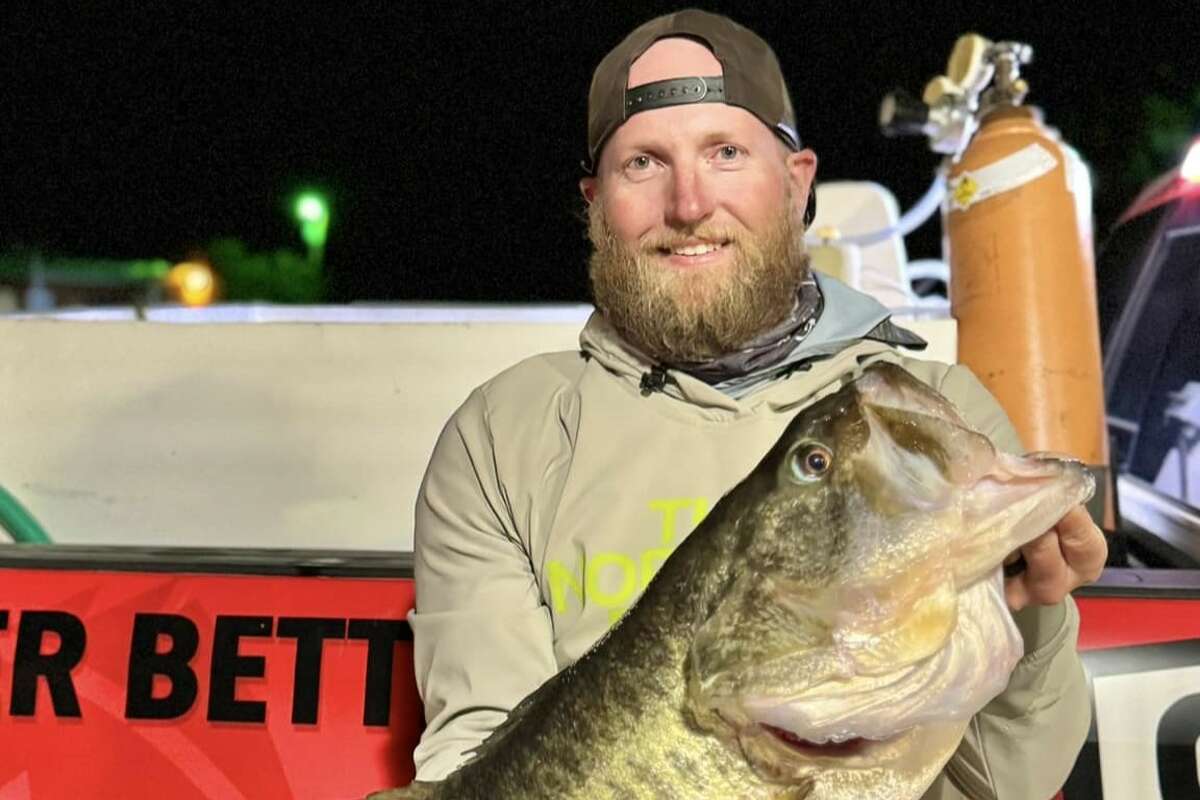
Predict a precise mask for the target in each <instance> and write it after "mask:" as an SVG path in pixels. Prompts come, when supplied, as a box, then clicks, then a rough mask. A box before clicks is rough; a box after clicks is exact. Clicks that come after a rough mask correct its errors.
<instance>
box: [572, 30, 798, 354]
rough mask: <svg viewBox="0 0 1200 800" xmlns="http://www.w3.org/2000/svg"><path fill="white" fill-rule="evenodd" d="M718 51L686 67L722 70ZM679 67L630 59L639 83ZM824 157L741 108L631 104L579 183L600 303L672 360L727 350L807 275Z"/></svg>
mask: <svg viewBox="0 0 1200 800" xmlns="http://www.w3.org/2000/svg"><path fill="white" fill-rule="evenodd" d="M670 41H672V40H664V42H660V43H659V45H664V44H667V43H668V42H670ZM674 41H679V40H674ZM682 44H686V45H690V46H693V47H697V48H700V49H703V48H702V47H701V46H700V45H697V44H695V43H694V42H683V43H682ZM659 45H656V46H655V47H659ZM653 49H654V48H652V49H651V51H647V54H648V55H651V54H652V51H653ZM704 52H705V53H706V54H707V56H708V58H710V59H711V58H712V56H711V53H708V52H707V50H704ZM713 64H715V65H716V68H715V69H710V70H709V71H693V72H690V73H688V74H708V75H711V74H719V72H720V65H719V64H717V62H716V61H715V59H713ZM635 67H636V64H635ZM675 71H676V74H667V75H659V76H654V75H651V76H647V77H646V78H645V79H643V80H640V81H637V82H636V83H635V81H634V77H633V74H634V73H633V70H631V77H630V83H631V84H634V85H637V84H638V83H645V82H649V81H650V80H660V79H662V78H665V77H678V76H679V75H678V69H677V67H676V70H675ZM815 168H816V159H815V157H814V156H813V155H812V153H811V152H810V151H807V150H806V151H803V152H801V153H790V151H788V150H787V149H786V148H785V147H784V146H783V144H782V143H781V142H780V141H779V140H778V139H777V138H776V137H775V136H774V134H772V133H771V131H769V130H768V129H767V127H766V126H765V125H764V124H763V123H762V122H760V121H759V120H758V119H757V118H756V117H755V116H754V115H752V114H751V113H750V112H748V111H746V110H744V109H741V108H737V107H734V106H728V105H724V104H721V103H700V104H695V105H683V106H670V107H666V108H660V109H654V110H652V111H644V112H641V113H639V114H635V115H633V116H632V117H630V119H629V120H628V121H627V122H625V124H623V125H622V126H621V127H619V128H618V129H617V130H616V132H614V134H613V135H612V137H611V138H610V139H609V141H608V142H607V143H606V144H605V146H604V149H603V151H602V154H601V157H600V161H599V164H598V165H597V173H596V176H595V177H594V178H589V179H585V180H584V182H583V184H582V185H581V188H582V189H583V192H584V196H585V198H586V199H588V201H589V203H590V206H589V223H590V224H589V234H590V237H591V239H592V243H593V245H594V248H595V250H594V253H593V255H592V259H591V265H590V277H591V281H592V288H593V293H594V294H595V299H596V303H597V306H599V307H600V308H601V310H602V311H604V312H605V314H606V315H607V316H608V317H609V319H610V320H611V321H612V322H613V324H614V325H615V326H616V327H617V329H618V330H619V331H621V333H622V334H624V335H625V336H626V337H628V338H629V339H630V340H631V341H632V343H633V344H634V345H635V346H637V347H639V349H642V350H643V351H644V352H646V354H647V355H649V356H651V357H653V358H655V359H659V360H666V361H676V362H677V361H693V360H703V359H707V358H712V357H714V356H718V355H722V354H724V353H728V352H731V351H733V350H735V349H737V348H738V347H739V346H740V345H743V344H745V343H746V342H748V341H749V340H750V339H753V338H754V337H755V336H756V335H757V334H760V333H762V332H765V331H766V330H768V329H769V328H770V327H772V326H773V325H775V324H778V323H779V322H780V321H781V320H782V319H783V318H784V316H786V315H787V313H788V312H789V311H790V310H791V308H792V304H793V302H794V299H795V290H796V288H797V286H798V284H799V283H800V280H801V279H802V278H803V276H804V274H805V269H806V266H805V261H804V250H803V225H802V222H801V217H802V213H803V208H804V205H805V202H806V200H807V194H808V191H809V188H810V185H811V181H812V175H813V172H814V171H815Z"/></svg>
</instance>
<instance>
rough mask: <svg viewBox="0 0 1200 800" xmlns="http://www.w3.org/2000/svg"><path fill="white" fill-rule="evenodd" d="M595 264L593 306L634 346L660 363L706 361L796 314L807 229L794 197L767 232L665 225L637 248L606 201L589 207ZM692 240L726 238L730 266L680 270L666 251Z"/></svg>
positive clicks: (591, 268)
mask: <svg viewBox="0 0 1200 800" xmlns="http://www.w3.org/2000/svg"><path fill="white" fill-rule="evenodd" d="M588 236H589V238H590V239H591V241H592V246H593V251H592V255H591V259H590V262H589V266H588V276H589V278H590V280H591V285H592V295H593V298H594V299H595V302H596V307H597V308H599V309H600V311H601V312H603V314H604V315H605V317H607V318H608V320H609V322H610V323H611V324H612V325H613V327H614V328H616V330H617V332H618V333H620V334H621V335H622V336H623V337H625V339H626V340H627V341H629V343H630V344H632V345H633V346H634V347H636V348H638V349H639V350H640V351H642V353H643V354H645V355H646V356H649V357H650V358H651V359H653V360H655V361H657V362H664V363H668V364H682V363H687V362H699V361H706V360H709V359H713V358H716V357H718V356H722V355H726V354H729V353H733V352H736V351H737V350H738V349H740V348H741V347H742V346H743V345H745V344H747V343H748V342H750V341H751V340H752V339H754V338H755V337H756V336H759V335H761V334H763V333H765V332H767V331H769V330H770V329H771V328H772V327H774V326H775V325H777V324H779V323H780V322H782V321H783V319H784V318H785V317H786V316H787V315H788V313H790V312H791V311H792V309H793V307H794V305H795V303H796V292H797V289H798V288H799V286H800V283H801V281H803V279H804V278H805V277H806V275H807V274H808V260H807V257H806V256H805V251H804V226H803V224H802V223H801V222H800V220H799V219H798V218H797V215H796V214H795V212H794V211H793V209H792V203H791V199H790V197H789V198H788V200H787V202H785V203H784V206H783V210H782V212H781V213H780V214H779V217H778V218H777V219H776V221H775V223H774V224H773V225H772V226H771V227H770V228H769V229H768V230H767V231H766V232H765V233H763V234H762V235H760V236H752V235H751V234H749V233H748V232H747V231H745V230H744V229H726V228H721V227H719V226H714V225H707V224H704V225H700V226H697V227H695V228H689V229H686V230H671V229H667V230H664V231H662V232H661V233H657V234H655V235H653V236H649V237H647V238H646V240H644V241H642V242H641V243H639V245H637V246H635V247H634V248H630V247H626V246H625V245H624V244H623V243H622V242H621V241H620V240H619V239H618V238H617V237H616V235H615V234H614V233H613V231H612V228H611V227H610V226H609V224H608V220H607V217H606V215H605V213H604V209H603V207H602V205H601V203H600V202H599V201H597V202H594V203H592V205H591V206H590V207H589V208H588ZM688 239H693V240H695V239H704V240H706V241H728V244H726V245H725V246H726V247H736V251H735V252H734V253H733V256H734V257H733V258H732V259H730V260H728V262H727V263H724V264H717V265H712V266H705V265H701V266H698V267H693V268H685V269H676V268H673V267H670V266H668V265H664V264H661V263H657V261H658V259H659V258H660V257H661V256H660V250H659V248H668V249H671V248H674V247H679V246H682V245H683V244H684V243H685V242H686V241H687V240H688Z"/></svg>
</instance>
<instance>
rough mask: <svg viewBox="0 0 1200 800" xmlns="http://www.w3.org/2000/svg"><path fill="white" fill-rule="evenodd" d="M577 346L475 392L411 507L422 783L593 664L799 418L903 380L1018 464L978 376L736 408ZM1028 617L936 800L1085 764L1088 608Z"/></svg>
mask: <svg viewBox="0 0 1200 800" xmlns="http://www.w3.org/2000/svg"><path fill="white" fill-rule="evenodd" d="M580 341H581V344H582V347H583V352H562V353H551V354H547V355H542V356H536V357H534V358H531V359H528V360H526V361H523V362H521V363H520V364H517V365H516V366H514V367H512V368H511V369H509V370H506V371H505V372H503V373H501V374H500V375H498V376H496V377H495V378H493V379H492V380H490V381H488V382H487V383H486V384H484V385H483V386H481V387H479V388H478V389H476V390H475V391H474V392H473V393H472V394H471V395H470V397H468V398H467V400H466V402H465V403H464V404H463V406H462V407H461V408H460V409H459V410H458V411H457V412H456V413H455V414H454V416H453V417H452V418H451V419H450V421H449V422H448V423H447V425H446V428H445V430H444V431H443V432H442V434H441V437H440V438H439V440H438V443H437V445H436V447H435V449H434V453H433V457H432V459H431V461H430V464H429V468H428V471H427V472H426V475H425V479H424V482H423V484H422V487H421V491H420V494H419V496H418V499H417V509H416V527H415V545H414V556H415V573H416V583H417V602H416V609H415V611H414V612H413V613H412V615H411V616H410V621H411V623H412V627H413V632H414V636H415V659H416V676H417V684H418V687H419V689H420V692H421V697H422V699H423V700H424V704H425V717H426V720H427V728H426V730H425V733H424V735H423V737H422V739H421V743H420V745H419V747H418V748H417V751H416V753H415V760H416V764H417V777H418V778H419V779H421V780H440V779H441V778H444V777H445V776H446V775H447V774H449V773H450V772H451V771H453V770H454V768H455V767H456V766H457V765H458V764H459V763H461V762H462V761H463V760H464V757H465V756H464V754H465V753H466V751H468V750H470V749H471V748H473V747H474V746H475V745H477V744H478V743H479V742H480V741H482V739H483V738H485V737H486V736H487V734H488V733H489V732H490V731H491V730H492V729H493V728H494V727H496V726H497V725H498V724H499V723H500V722H501V721H502V720H503V719H504V718H505V716H506V715H507V713H508V711H509V710H510V709H511V708H512V707H513V706H514V705H516V704H517V702H519V701H520V700H521V699H522V698H523V697H524V696H525V695H527V694H529V693H530V692H532V691H533V690H534V689H536V688H537V687H538V686H539V685H541V683H542V682H543V681H545V680H546V679H547V678H549V677H550V676H552V675H553V674H554V673H556V672H557V671H558V670H560V669H562V668H563V667H565V666H567V665H568V664H571V663H572V662H573V661H575V660H576V659H578V658H579V657H580V656H581V655H582V654H583V653H584V652H586V651H587V650H588V648H590V647H591V646H592V644H593V643H595V642H596V640H597V639H599V638H600V636H601V635H602V634H603V633H604V632H605V631H606V630H607V629H608V628H609V626H610V625H611V624H612V623H613V622H615V621H616V620H617V618H618V617H619V616H620V615H621V614H622V612H624V610H625V609H626V608H628V607H629V606H630V605H631V604H632V603H633V602H634V601H635V600H636V599H637V597H638V596H639V595H640V593H641V592H642V590H643V589H644V588H645V586H646V585H647V583H648V582H649V581H650V579H651V578H652V577H653V575H654V573H655V572H656V571H657V569H658V567H659V566H660V565H661V564H662V563H663V561H664V560H665V559H666V558H667V556H668V555H669V554H670V553H671V551H672V550H673V549H674V548H675V547H676V546H677V545H678V544H679V543H680V541H682V540H683V538H684V537H686V536H687V535H688V533H690V532H691V530H692V529H693V528H694V527H695V526H696V525H697V524H698V523H699V522H700V520H701V519H702V518H703V517H704V515H705V513H707V511H708V509H709V508H710V507H711V506H712V505H713V504H714V503H715V502H716V501H717V499H718V498H720V497H721V496H722V495H723V494H725V492H727V491H728V490H729V489H730V488H732V487H733V486H734V485H735V484H736V483H737V482H738V481H739V480H740V479H741V478H743V477H744V476H745V475H746V474H748V473H749V472H750V470H751V469H752V468H753V467H754V466H755V464H756V463H757V462H758V461H759V459H760V458H761V457H762V455H763V454H764V453H765V452H766V451H767V449H768V448H769V447H770V446H771V445H772V444H773V443H774V442H775V441H776V439H777V438H778V437H779V436H780V435H781V434H782V432H783V429H784V427H785V426H786V424H787V423H788V421H789V420H790V419H791V418H792V417H793V416H794V415H795V414H796V412H797V411H799V410H800V409H801V408H802V407H804V406H805V405H807V404H809V403H811V402H813V401H814V400H816V399H817V398H818V397H819V396H821V395H823V394H825V393H828V392H830V391H833V390H835V389H836V388H837V387H838V386H840V385H841V379H842V378H843V376H845V375H846V374H848V373H856V372H858V371H860V370H861V367H862V363H863V362H869V361H870V360H875V359H886V360H889V361H894V362H897V363H900V364H901V365H903V366H904V367H905V368H906V369H908V370H909V371H910V372H911V373H912V374H913V375H915V376H916V377H917V378H918V379H920V380H922V381H924V382H925V383H927V384H929V385H930V386H933V387H935V388H936V389H937V390H938V391H940V392H941V393H942V394H944V395H945V396H946V397H948V398H949V399H950V400H951V401H952V402H954V403H955V405H957V406H958V407H959V409H960V410H961V411H962V412H963V414H964V416H965V417H966V418H967V420H968V421H969V422H970V423H971V424H972V425H974V426H975V427H976V428H977V429H979V430H980V431H982V432H983V433H985V434H987V435H988V436H989V437H990V438H991V439H992V440H993V441H994V442H995V443H996V444H997V446H999V447H1001V448H1003V449H1006V450H1010V451H1014V452H1016V451H1020V450H1021V448H1020V442H1019V441H1018V439H1017V436H1016V433H1015V432H1014V431H1013V429H1012V426H1011V424H1010V423H1009V421H1008V419H1007V417H1006V416H1005V414H1004V412H1003V411H1002V410H1001V409H1000V407H999V406H998V405H997V403H996V401H995V400H994V399H993V398H992V396H991V395H990V394H989V393H988V392H987V391H986V390H985V389H984V388H983V386H982V385H981V384H980V383H979V382H978V381H977V380H976V379H975V377H974V376H973V375H972V374H971V373H970V372H969V371H968V370H967V369H966V368H964V367H960V366H946V365H944V364H937V363H934V362H929V361H919V360H914V359H910V358H905V357H903V356H902V355H900V354H899V353H898V352H897V351H896V350H895V349H893V348H891V347H889V346H888V345H885V344H882V343H879V342H871V341H859V342H857V343H854V344H851V345H850V346H849V347H847V348H846V349H844V350H842V351H841V352H840V353H838V354H837V355H835V356H833V357H831V358H828V359H825V360H821V361H817V362H814V363H812V364H811V365H810V366H809V367H808V368H807V369H806V370H802V371H796V372H793V373H792V374H791V375H790V376H789V377H786V378H782V379H779V380H776V381H773V382H772V383H770V384H768V385H767V386H765V387H763V388H761V389H759V390H758V391H756V392H754V393H753V394H750V395H749V396H747V397H743V398H741V399H733V398H731V397H728V396H726V395H724V394H722V393H721V392H719V391H717V390H716V389H713V388H712V387H711V386H708V385H707V384H705V383H703V382H701V381H698V380H696V379H694V378H692V377H691V376H689V375H686V374H683V373H678V372H671V373H670V380H668V381H667V382H666V384H665V386H664V387H663V389H662V391H659V392H652V393H649V394H645V393H643V392H642V391H641V390H640V388H639V384H640V382H641V378H642V375H643V374H644V373H645V372H646V371H647V370H648V368H649V367H648V365H647V364H646V362H645V361H644V360H643V359H641V358H640V357H639V356H638V355H637V354H636V353H635V352H634V351H632V350H631V349H630V348H629V347H628V346H627V345H625V344H624V342H623V341H622V340H621V339H620V338H619V337H618V336H617V334H616V333H615V332H614V331H613V330H612V329H611V327H610V326H609V325H608V323H607V322H606V321H605V320H604V319H603V318H602V317H601V316H599V315H595V316H593V318H592V319H591V321H589V323H588V325H587V327H586V328H585V329H584V331H583V333H582V335H581V339H580ZM1016 617H1017V624H1018V627H1019V628H1020V629H1021V631H1022V634H1023V635H1024V636H1025V642H1026V656H1025V657H1024V658H1023V659H1022V661H1021V662H1020V663H1019V664H1018V666H1017V668H1016V670H1015V671H1014V672H1013V675H1012V677H1011V679H1010V681H1009V686H1008V688H1007V689H1006V691H1005V692H1004V693H1003V694H1001V695H1000V696H999V697H997V698H996V699H995V700H993V701H992V702H991V703H990V704H989V705H988V706H987V707H986V708H985V709H984V710H983V711H982V712H980V713H979V714H978V715H977V716H976V717H975V719H974V720H973V721H972V724H971V726H970V728H969V729H968V733H967V736H966V738H965V739H964V740H963V743H962V745H961V746H960V747H959V750H958V752H957V753H956V754H955V756H954V757H953V759H952V760H951V762H950V763H949V764H948V765H947V767H946V769H945V771H944V774H943V776H942V777H940V778H939V779H938V780H937V782H935V784H934V785H933V786H932V787H931V788H930V790H929V792H928V793H927V794H926V797H927V798H960V797H963V796H967V797H972V798H1003V800H1009V798H1013V799H1014V800H1043V798H1050V797H1051V796H1052V795H1053V794H1054V793H1055V792H1056V791H1057V790H1058V789H1059V787H1060V786H1061V785H1062V784H1063V783H1064V781H1065V780H1066V777H1067V775H1068V774H1069V772H1070V770H1071V767H1072V765H1073V764H1074V761H1075V757H1076V755H1077V753H1078V751H1079V748H1080V747H1081V746H1082V743H1083V740H1084V737H1085V735H1086V733H1087V728H1088V724H1089V721H1090V706H1089V701H1088V694H1087V688H1086V683H1085V680H1084V675H1083V671H1082V667H1081V665H1080V661H1079V658H1078V655H1077V653H1076V651H1075V639H1076V634H1077V630H1078V614H1077V612H1076V610H1075V606H1074V603H1073V602H1072V601H1071V600H1070V599H1069V598H1068V599H1067V600H1066V601H1065V602H1064V603H1062V604H1059V605H1057V606H1050V607H1035V608H1031V609H1027V610H1026V611H1023V612H1021V613H1019V614H1017V615H1016ZM947 777H948V778H949V780H947ZM952 784H953V785H952ZM964 793H965V794H964Z"/></svg>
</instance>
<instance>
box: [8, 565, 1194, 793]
mask: <svg viewBox="0 0 1200 800" xmlns="http://www.w3.org/2000/svg"><path fill="white" fill-rule="evenodd" d="M1089 595H1090V596H1085V597H1080V598H1078V602H1079V608H1080V612H1081V616H1082V625H1081V630H1080V642H1079V643H1080V649H1081V650H1083V651H1085V652H1084V661H1085V664H1086V665H1087V667H1088V671H1089V673H1091V675H1092V677H1093V685H1094V688H1095V689H1096V690H1097V692H1096V695H1095V700H1096V707H1097V710H1098V719H1097V730H1098V736H1099V744H1100V747H1099V748H1098V747H1097V739H1096V738H1095V736H1093V738H1092V739H1091V740H1090V741H1089V743H1088V745H1086V746H1085V748H1084V753H1083V755H1082V756H1081V757H1080V760H1079V762H1078V763H1077V764H1076V769H1075V771H1074V772H1073V774H1072V777H1071V780H1070V781H1069V782H1068V785H1067V787H1066V791H1065V795H1066V797H1067V798H1068V800H1074V799H1075V798H1089V800H1090V798H1096V797H1100V796H1102V794H1104V793H1107V792H1108V791H1109V784H1110V783H1111V784H1113V785H1115V786H1118V790H1117V791H1116V793H1115V794H1114V795H1113V796H1139V797H1142V796H1144V797H1147V798H1154V797H1157V796H1162V797H1170V796H1174V794H1172V792H1174V791H1183V792H1186V791H1194V790H1195V789H1196V783H1195V782H1196V774H1197V773H1196V761H1195V758H1196V750H1195V742H1196V739H1197V737H1198V736H1200V728H1197V723H1196V722H1195V720H1196V719H1200V705H1198V704H1197V703H1198V701H1200V672H1198V671H1197V670H1198V669H1200V598H1196V597H1192V598H1191V599H1184V598H1170V597H1153V596H1151V597H1145V596H1143V597H1120V596H1113V597H1104V596H1096V595H1095V593H1089ZM412 601H413V588H412V581H411V580H410V579H408V578H399V577H396V578H391V577H389V578H371V577H315V576H314V577H279V576H267V575H213V574H190V573H182V572H126V571H119V572H104V571H91V570H83V569H74V568H72V569H41V568H25V567H7V568H5V567H0V800H26V799H27V798H34V799H36V800H42V798H53V799H55V800H57V798H62V797H75V796H81V797H89V798H106V797H111V798H122V799H123V800H137V799H138V798H155V799H156V800H157V798H163V797H170V798H172V800H189V799H191V798H220V800H226V798H228V799H229V800H237V799H238V798H253V799H254V800H259V799H260V798H314V799H316V800H337V799H338V798H357V797H361V796H362V795H364V794H365V793H367V792H369V791H373V790H375V789H379V788H383V787H386V786H397V785H403V784H405V783H407V782H408V781H410V780H411V778H412V775H413V767H412V751H413V748H414V747H415V746H416V743H417V740H418V738H419V735H420V728H421V721H422V713H421V707H420V703H419V701H418V698H417V694H416V688H415V686H414V682H413V668H412V649H411V632H410V631H409V628H408V625H407V623H406V622H405V616H406V614H407V612H408V610H409V609H410V608H411V606H412ZM1145 673H1148V675H1147V677H1149V676H1150V675H1152V676H1153V678H1152V685H1153V686H1155V687H1157V688H1158V689H1159V690H1161V691H1160V692H1159V693H1160V694H1162V695H1163V697H1162V698H1160V699H1159V701H1156V702H1155V703H1151V702H1148V701H1147V699H1146V697H1145V692H1144V691H1138V692H1131V691H1129V690H1127V689H1125V688H1122V687H1123V686H1124V684H1123V683H1121V681H1122V680H1124V677H1123V676H1129V677H1130V678H1132V679H1133V680H1134V681H1135V682H1136V681H1140V680H1141V678H1140V676H1141V675H1142V674H1145ZM1137 685H1138V686H1143V687H1144V686H1146V685H1150V684H1146V683H1145V682H1141V683H1137ZM1193 706H1195V708H1193ZM1106 715H1107V716H1106ZM1137 715H1141V716H1143V717H1145V720H1144V722H1145V725H1146V726H1149V727H1148V728H1147V729H1148V730H1153V731H1157V733H1152V734H1150V735H1149V736H1148V738H1146V740H1145V743H1144V744H1138V743H1137V742H1132V743H1131V744H1130V745H1129V746H1136V747H1140V748H1143V749H1144V748H1149V749H1148V750H1145V752H1148V753H1151V754H1153V753H1155V752H1157V754H1158V755H1157V758H1158V762H1157V764H1155V763H1154V762H1153V761H1151V762H1147V764H1146V765H1144V766H1143V767H1138V768H1136V769H1135V768H1132V767H1130V766H1129V765H1128V763H1127V762H1125V761H1122V760H1121V752H1122V751H1121V748H1122V747H1125V746H1126V743H1125V742H1123V741H1122V740H1121V738H1120V737H1122V736H1125V735H1126V732H1127V729H1128V728H1129V720H1130V719H1132V718H1133V717H1134V716H1137ZM1114 720H1115V722H1114ZM1114 737H1116V738H1114ZM1126 738H1127V737H1126ZM1105 742H1109V744H1105ZM1106 748H1107V749H1106ZM1138 752H1142V751H1141V750H1139V751H1138ZM1145 760H1146V759H1145V758H1141V760H1140V762H1136V763H1141V762H1145ZM1129 763H1135V762H1129ZM1102 771H1103V772H1104V774H1105V778H1104V789H1103V790H1102V789H1101V781H1100V774H1101V772H1102ZM1176 773H1178V774H1176ZM1122 781H1124V783H1121V782H1122ZM1156 787H1161V791H1163V792H1165V794H1162V795H1159V794H1158V792H1159V791H1160V788H1156ZM1168 787H1169V790H1168ZM1122 791H1124V792H1125V794H1121V792H1122Z"/></svg>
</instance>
